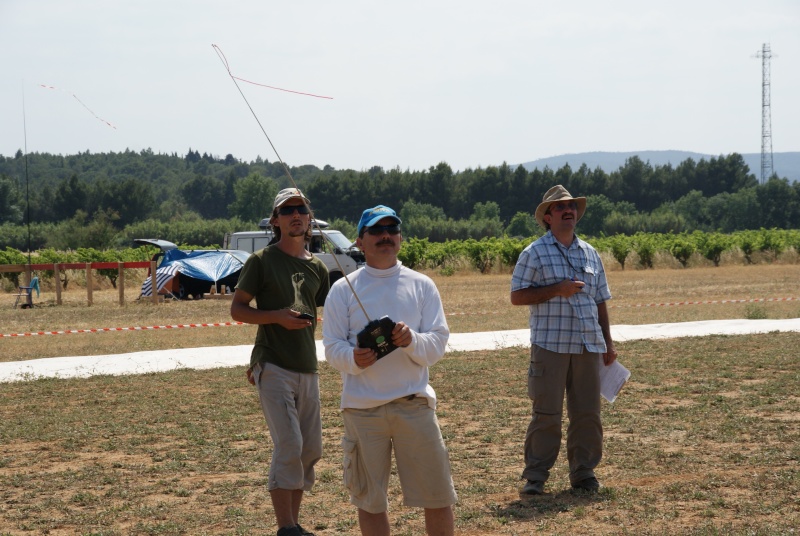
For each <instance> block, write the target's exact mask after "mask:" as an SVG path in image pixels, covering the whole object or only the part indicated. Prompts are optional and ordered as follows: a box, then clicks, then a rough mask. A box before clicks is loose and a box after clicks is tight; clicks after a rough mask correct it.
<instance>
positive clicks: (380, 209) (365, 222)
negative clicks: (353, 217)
mask: <svg viewBox="0 0 800 536" xmlns="http://www.w3.org/2000/svg"><path fill="white" fill-rule="evenodd" d="M383 218H393V219H394V221H396V222H397V223H398V225H399V224H401V223H403V222H402V221H401V220H400V218H398V217H397V212H395V211H394V210H392V209H390V208H389V207H385V206H383V205H378V206H377V207H373V208H368V209H367V210H365V211H364V212H363V213H362V214H361V220H360V221H359V222H358V236H361V231H363V230H364V227H372V226H373V225H375V224H376V223H378V222H379V221H381V220H382V219H383Z"/></svg>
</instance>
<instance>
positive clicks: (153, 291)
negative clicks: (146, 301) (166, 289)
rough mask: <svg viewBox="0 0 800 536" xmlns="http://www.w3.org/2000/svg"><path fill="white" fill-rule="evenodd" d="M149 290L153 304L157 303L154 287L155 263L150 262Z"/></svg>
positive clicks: (155, 288)
mask: <svg viewBox="0 0 800 536" xmlns="http://www.w3.org/2000/svg"><path fill="white" fill-rule="evenodd" d="M150 289H151V294H152V296H153V303H158V287H157V286H156V261H150Z"/></svg>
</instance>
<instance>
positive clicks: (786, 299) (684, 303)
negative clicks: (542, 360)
mask: <svg viewBox="0 0 800 536" xmlns="http://www.w3.org/2000/svg"><path fill="white" fill-rule="evenodd" d="M797 299H798V298H753V299H750V300H710V301H682V302H670V303H642V304H637V305H609V306H608V307H609V309H610V308H612V307H615V308H618V309H619V308H623V307H626V308H630V307H665V306H669V305H706V304H714V303H756V302H777V301H792V300H797Z"/></svg>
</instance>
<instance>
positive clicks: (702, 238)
mask: <svg viewBox="0 0 800 536" xmlns="http://www.w3.org/2000/svg"><path fill="white" fill-rule="evenodd" d="M692 238H693V239H694V241H695V243H696V244H697V250H698V251H699V252H700V254H701V255H702V256H703V257H705V258H706V259H708V260H710V261H711V262H713V263H714V266H719V262H720V259H721V258H722V254H723V253H725V252H726V251H728V250H730V249H731V248H732V247H733V239H732V238H731V237H730V236H729V235H724V234H721V233H701V232H700V231H695V232H694V233H692Z"/></svg>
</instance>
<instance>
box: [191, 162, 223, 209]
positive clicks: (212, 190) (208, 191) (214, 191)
mask: <svg viewBox="0 0 800 536" xmlns="http://www.w3.org/2000/svg"><path fill="white" fill-rule="evenodd" d="M205 163H206V161H205V160H201V161H200V162H198V164H197V165H202V164H205ZM181 195H182V196H183V199H185V200H186V203H187V204H188V205H189V207H191V208H192V210H196V211H197V212H199V213H200V215H201V216H203V217H204V218H208V219H214V218H222V217H224V216H225V214H226V211H227V204H226V203H225V201H224V199H225V183H223V182H222V181H221V180H219V179H215V178H213V177H209V176H207V175H197V176H195V177H194V178H193V179H192V180H190V181H189V182H187V183H186V184H184V185H183V187H182V188H181Z"/></svg>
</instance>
